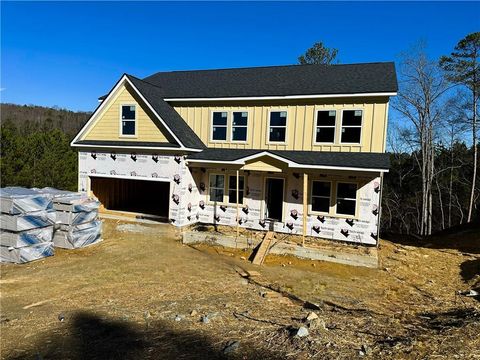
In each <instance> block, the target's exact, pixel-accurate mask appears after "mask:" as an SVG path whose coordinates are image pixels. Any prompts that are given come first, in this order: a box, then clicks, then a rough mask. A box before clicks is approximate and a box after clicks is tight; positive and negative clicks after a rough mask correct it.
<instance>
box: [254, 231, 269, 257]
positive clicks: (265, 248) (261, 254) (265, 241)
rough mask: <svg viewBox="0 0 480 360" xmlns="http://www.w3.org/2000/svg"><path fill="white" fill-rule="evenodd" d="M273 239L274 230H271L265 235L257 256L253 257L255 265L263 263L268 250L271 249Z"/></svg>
mask: <svg viewBox="0 0 480 360" xmlns="http://www.w3.org/2000/svg"><path fill="white" fill-rule="evenodd" d="M272 240H273V232H272V231H269V232H267V233H266V235H265V237H264V238H263V240H262V242H261V243H260V246H259V247H258V249H257V252H256V254H255V257H254V258H253V261H252V263H253V264H254V265H262V263H263V261H264V260H265V257H266V256H267V253H268V251H269V250H270V245H271V243H272Z"/></svg>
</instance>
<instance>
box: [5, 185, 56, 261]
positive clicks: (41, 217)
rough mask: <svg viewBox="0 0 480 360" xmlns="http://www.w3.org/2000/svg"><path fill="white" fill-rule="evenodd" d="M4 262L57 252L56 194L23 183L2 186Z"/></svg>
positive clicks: (27, 259) (39, 256)
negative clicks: (54, 195)
mask: <svg viewBox="0 0 480 360" xmlns="http://www.w3.org/2000/svg"><path fill="white" fill-rule="evenodd" d="M0 211H1V214H0V262H13V263H25V262H29V261H32V260H38V259H41V258H44V257H46V256H51V255H53V242H52V239H53V232H54V224H55V220H56V214H55V210H54V209H53V203H52V198H51V196H50V195H48V194H42V193H40V192H38V191H36V190H32V189H25V188H21V187H6V188H3V189H0Z"/></svg>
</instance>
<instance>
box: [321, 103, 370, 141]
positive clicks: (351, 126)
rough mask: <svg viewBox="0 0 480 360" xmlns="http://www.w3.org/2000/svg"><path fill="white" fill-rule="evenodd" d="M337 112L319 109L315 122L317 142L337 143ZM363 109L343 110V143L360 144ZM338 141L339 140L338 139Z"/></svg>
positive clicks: (341, 136) (341, 138)
mask: <svg viewBox="0 0 480 360" xmlns="http://www.w3.org/2000/svg"><path fill="white" fill-rule="evenodd" d="M336 115H337V112H336V111H335V110H319V111H317V118H316V123H315V132H314V141H315V143H317V144H323V143H325V144H334V143H336V141H335V138H336V135H335V132H336V127H337V122H336ZM362 117H363V111H362V110H343V111H341V125H339V126H340V127H341V135H340V143H341V144H360V143H361V135H362ZM337 141H338V140H337Z"/></svg>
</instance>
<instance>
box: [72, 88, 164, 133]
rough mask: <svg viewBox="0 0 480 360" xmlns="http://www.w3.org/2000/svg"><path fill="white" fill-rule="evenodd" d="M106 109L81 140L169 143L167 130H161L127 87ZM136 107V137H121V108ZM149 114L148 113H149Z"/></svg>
mask: <svg viewBox="0 0 480 360" xmlns="http://www.w3.org/2000/svg"><path fill="white" fill-rule="evenodd" d="M109 102H110V104H107V106H106V107H105V109H104V110H103V111H102V113H101V114H99V116H98V118H97V120H96V121H95V123H93V124H92V126H91V127H90V129H89V130H88V131H87V132H86V133H85V135H84V136H83V137H82V139H81V140H117V141H122V140H124V141H146V142H148V141H152V142H168V140H167V137H166V136H165V134H166V130H165V129H159V128H158V127H157V125H156V124H155V123H154V122H153V120H152V118H151V116H153V115H152V114H150V115H149V113H150V111H149V110H148V108H146V106H144V105H143V104H141V100H140V99H137V98H136V97H134V96H132V91H131V90H130V89H128V88H127V87H125V86H123V88H121V89H119V92H118V93H117V95H116V96H115V97H113V98H112V99H111V100H109ZM122 104H124V105H133V104H135V105H137V106H136V120H137V121H136V127H137V129H136V131H137V134H136V136H135V137H133V136H128V137H124V136H121V135H120V111H121V110H120V106H121V105H122ZM147 112H148V113H147Z"/></svg>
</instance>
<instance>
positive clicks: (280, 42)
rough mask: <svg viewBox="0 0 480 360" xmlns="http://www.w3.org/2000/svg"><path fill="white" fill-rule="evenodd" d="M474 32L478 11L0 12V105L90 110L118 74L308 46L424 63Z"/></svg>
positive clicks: (160, 7) (216, 8)
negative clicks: (419, 55)
mask: <svg viewBox="0 0 480 360" xmlns="http://www.w3.org/2000/svg"><path fill="white" fill-rule="evenodd" d="M479 29H480V3H478V2H467V3H460V2H455V3H453V2H451V3H449V2H440V3H434V2H417V3H411V2H399V3H392V2H389V3H382V2H370V3H352V2H350V3H343V2H327V3H322V2H303V3H298V2H296V3H291V2H263V3H255V2H246V3H232V2H228V3H227V2H213V3H207V2H194V3H185V2H175V3H165V2H144V3H139V2H135V3H130V2H44V3H41V2H1V85H0V87H1V88H2V91H1V92H0V95H1V101H2V102H12V103H18V104H36V105H44V106H53V105H57V106H60V107H63V108H68V109H71V110H93V109H94V108H95V107H96V105H97V97H98V96H100V95H102V94H104V93H106V92H107V91H108V90H109V89H110V88H111V87H112V86H113V85H114V83H115V82H116V80H117V79H118V78H119V77H120V75H121V74H122V73H124V72H126V73H130V74H132V75H135V76H138V77H144V76H147V75H149V74H152V73H154V72H157V71H168V70H185V69H208V68H225V67H242V66H263V65H283V64H294V63H296V62H297V57H298V56H299V55H300V54H302V53H303V52H304V51H305V50H306V49H307V48H308V47H310V46H311V45H312V44H313V43H314V42H315V41H323V42H324V43H326V44H327V46H331V47H336V48H338V49H339V58H340V61H341V62H342V63H350V62H375V61H391V60H396V59H397V58H398V55H399V53H400V52H402V51H404V50H406V49H408V48H409V47H410V46H411V45H412V44H413V43H415V42H416V41H417V40H420V39H422V40H425V41H426V42H427V43H428V46H429V48H428V50H429V53H430V55H431V56H432V57H435V58H436V57H438V56H440V55H442V54H448V53H450V51H451V50H452V48H453V47H454V45H455V44H456V43H457V42H458V40H460V39H461V38H463V37H464V36H465V35H466V34H468V33H471V32H474V31H478V30H479Z"/></svg>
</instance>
